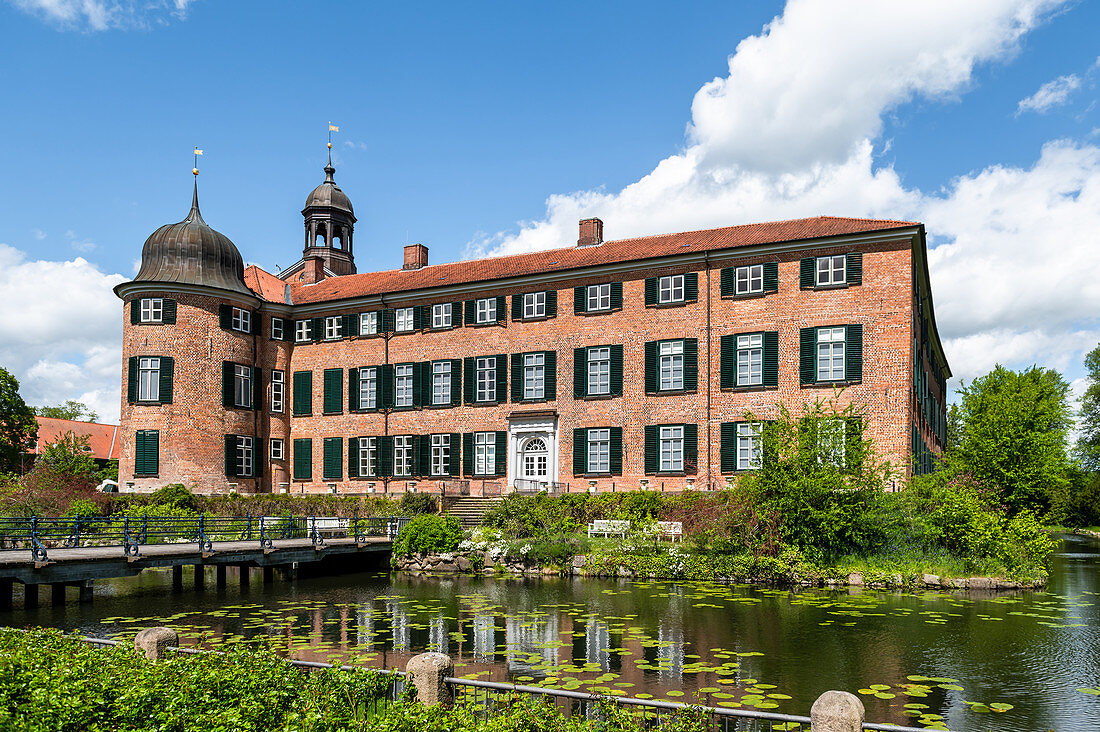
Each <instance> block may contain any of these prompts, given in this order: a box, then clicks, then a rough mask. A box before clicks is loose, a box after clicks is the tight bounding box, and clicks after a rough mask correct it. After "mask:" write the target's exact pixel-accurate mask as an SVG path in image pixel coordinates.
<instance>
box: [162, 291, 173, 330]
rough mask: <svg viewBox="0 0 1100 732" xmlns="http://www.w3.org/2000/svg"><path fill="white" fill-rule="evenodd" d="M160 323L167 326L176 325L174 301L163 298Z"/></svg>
mask: <svg viewBox="0 0 1100 732" xmlns="http://www.w3.org/2000/svg"><path fill="white" fill-rule="evenodd" d="M161 322H162V323H166V324H168V325H175V323H176V301H175V300H169V299H167V298H165V300H164V310H163V311H162V313H161Z"/></svg>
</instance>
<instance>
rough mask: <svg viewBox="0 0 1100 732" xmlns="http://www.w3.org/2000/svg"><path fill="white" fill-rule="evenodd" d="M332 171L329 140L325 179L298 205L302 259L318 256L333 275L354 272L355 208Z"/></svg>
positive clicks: (333, 169)
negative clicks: (302, 229) (302, 219)
mask: <svg viewBox="0 0 1100 732" xmlns="http://www.w3.org/2000/svg"><path fill="white" fill-rule="evenodd" d="M335 173H336V168H334V167H332V143H331V142H330V143H329V153H328V165H326V166H325V180H324V181H323V182H322V183H321V185H319V186H317V187H316V188H314V189H313V191H312V192H311V193H310V194H309V196H307V197H306V206H305V208H303V209H302V216H304V217H305V227H306V241H305V249H304V251H303V252H302V259H303V260H304V259H307V258H309V257H320V258H321V259H322V260H324V266H325V268H326V269H328V270H329V271H331V272H332V273H333V274H335V275H346V274H355V258H354V257H353V255H352V233H353V232H354V230H355V211H354V209H352V207H351V200H350V199H349V198H348V196H347V194H346V193H344V192H343V191H342V190H340V186H338V185H336V181H335V180H333V174H335Z"/></svg>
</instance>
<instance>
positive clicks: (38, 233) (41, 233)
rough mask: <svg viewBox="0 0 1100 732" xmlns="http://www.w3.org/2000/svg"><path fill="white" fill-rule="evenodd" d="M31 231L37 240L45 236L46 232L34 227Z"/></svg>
mask: <svg viewBox="0 0 1100 732" xmlns="http://www.w3.org/2000/svg"><path fill="white" fill-rule="evenodd" d="M32 233H33V234H34V238H35V239H37V240H38V241H42V240H43V239H45V238H46V232H44V231H42V229H34V230H33V232H32Z"/></svg>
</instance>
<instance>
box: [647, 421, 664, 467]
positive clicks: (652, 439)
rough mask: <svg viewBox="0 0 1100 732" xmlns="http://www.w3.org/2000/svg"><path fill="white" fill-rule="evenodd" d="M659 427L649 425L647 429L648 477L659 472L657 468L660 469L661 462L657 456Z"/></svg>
mask: <svg viewBox="0 0 1100 732" xmlns="http://www.w3.org/2000/svg"><path fill="white" fill-rule="evenodd" d="M657 429H658V427H657V425H655V424H647V425H646V427H645V473H646V475H653V474H654V473H656V472H657V468H658V467H660V465H661V461H660V458H659V456H658V455H657V450H658V448H659V445H658V444H657V434H658V433H657Z"/></svg>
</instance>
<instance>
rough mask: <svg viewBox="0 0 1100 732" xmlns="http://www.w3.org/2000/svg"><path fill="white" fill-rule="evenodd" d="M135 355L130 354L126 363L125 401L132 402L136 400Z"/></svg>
mask: <svg viewBox="0 0 1100 732" xmlns="http://www.w3.org/2000/svg"><path fill="white" fill-rule="evenodd" d="M137 373H138V359H137V356H130V358H129V360H128V361H127V363H126V401H127V402H129V403H130V404H133V403H134V402H136V401H137Z"/></svg>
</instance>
